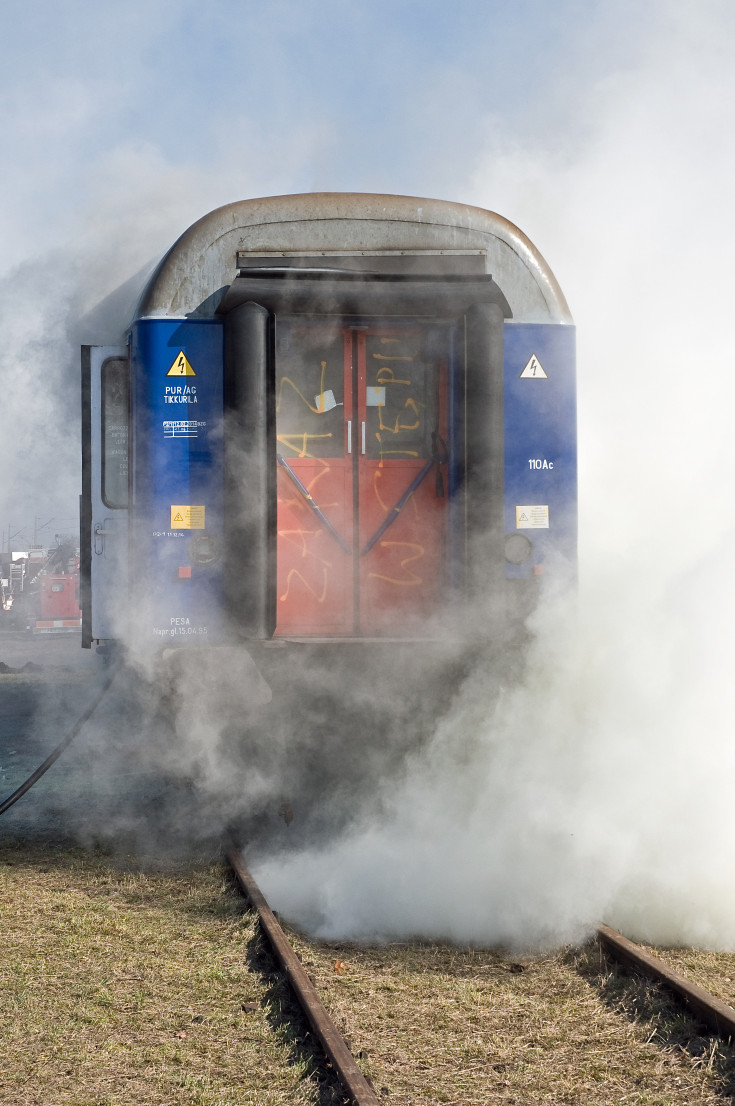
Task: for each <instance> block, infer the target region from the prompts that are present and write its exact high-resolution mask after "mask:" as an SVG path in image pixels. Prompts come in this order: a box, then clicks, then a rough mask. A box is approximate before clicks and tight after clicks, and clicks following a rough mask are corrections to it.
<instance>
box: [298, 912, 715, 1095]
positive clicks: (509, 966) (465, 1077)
mask: <svg viewBox="0 0 735 1106" xmlns="http://www.w3.org/2000/svg"><path fill="white" fill-rule="evenodd" d="M291 939H292V941H293V944H294V947H295V948H296V949H297V951H298V952H299V954H300V955H301V957H302V960H303V963H304V965H305V966H306V967H307V970H308V971H309V972H310V973H311V974H312V976H313V977H314V978H315V980H316V982H317V985H318V987H319V989H320V992H321V993H322V996H323V998H324V1000H325V1003H326V1005H327V1007H328V1008H329V1009H330V1011H331V1013H332V1015H333V1016H334V1017H335V1020H336V1021H337V1024H338V1025H339V1027H340V1029H341V1030H342V1031H343V1032H344V1033H345V1035H346V1037H347V1038H348V1039H349V1040H350V1042H351V1046H352V1050H353V1052H354V1054H355V1055H356V1056H357V1057H358V1058H359V1060H360V1063H361V1064H362V1066H363V1069H364V1070H365V1072H366V1073H367V1074H368V1075H369V1076H370V1078H371V1079H372V1080H373V1082H374V1085H375V1087H376V1088H377V1089H378V1091H379V1092H380V1093H382V1094H383V1096H384V1097H385V1099H386V1101H387V1102H392V1103H401V1104H406V1106H408V1104H409V1103H410V1104H411V1106H429V1104H431V1106H434V1104H436V1103H447V1104H452V1106H480V1104H489V1103H493V1104H495V1103H497V1104H500V1103H502V1104H516V1106H521V1104H523V1106H526V1104H529V1106H530V1104H536V1103H549V1104H551V1103H555V1104H560V1103H570V1104H582V1103H584V1104H585V1106H588V1104H589V1106H608V1104H609V1106H618V1104H646V1106H664V1104H666V1106H670V1104H676V1103H681V1104H684V1103H686V1104H691V1103H692V1102H697V1103H710V1104H715V1103H722V1102H723V1101H729V1099H725V1098H723V1091H724V1090H725V1089H726V1088H724V1087H723V1084H722V1081H721V1080H720V1079H719V1078H718V1074H717V1071H716V1069H715V1068H714V1067H712V1066H710V1065H709V1064H707V1063H701V1062H692V1058H691V1057H689V1056H687V1055H685V1054H684V1053H682V1052H681V1050H679V1049H676V1048H673V1047H669V1046H668V1045H667V1044H666V1043H665V1042H663V1041H662V1040H661V1039H660V1038H656V1037H655V1036H654V1037H652V1036H651V1032H650V1027H649V1025H648V1024H647V1023H645V1021H642V1020H641V1019H639V1018H635V1017H634V1018H631V1016H630V1012H629V1011H627V1010H626V1009H624V1008H623V1007H622V1006H621V1005H620V1004H619V1003H618V1004H616V1003H614V1002H610V1001H608V999H607V998H606V996H604V995H603V994H601V992H600V989H599V987H598V986H597V984H596V979H594V978H593V976H594V972H595V971H596V970H597V966H596V965H594V964H593V965H589V964H588V965H587V968H588V969H589V970H588V972H587V975H585V972H584V971H582V970H580V966H581V963H580V958H581V962H584V963H586V958H587V957H594V955H595V953H594V950H592V949H587V950H582V951H581V952H578V953H569V952H568V951H567V952H561V953H558V954H555V955H548V956H538V957H529V958H526V959H524V960H523V961H522V962H518V961H516V960H514V959H512V958H510V957H508V956H506V955H504V954H503V953H501V952H493V951H488V950H480V949H468V948H464V949H461V948H456V947H451V946H438V945H422V944H407V945H403V944H394V945H388V946H385V947H383V948H363V947H360V946H351V945H342V944H339V945H337V944H321V943H318V944H317V943H308V942H306V941H304V940H303V939H302V938H301V937H299V936H298V935H297V934H293V933H292V934H291ZM335 965H336V968H335Z"/></svg>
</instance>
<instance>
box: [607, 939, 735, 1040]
mask: <svg viewBox="0 0 735 1106" xmlns="http://www.w3.org/2000/svg"><path fill="white" fill-rule="evenodd" d="M597 937H598V940H599V942H600V944H601V945H602V946H603V948H604V949H605V950H606V951H607V952H609V953H610V954H611V955H612V956H613V957H614V958H615V959H616V960H618V961H622V962H623V963H624V964H626V965H628V966H630V967H633V968H635V969H636V971H639V972H642V973H643V974H644V975H647V976H650V977H651V978H652V979H654V980H656V981H657V982H659V983H662V984H663V985H664V986H665V987H667V988H668V989H669V990H670V991H673V993H674V994H675V995H676V996H677V998H679V999H681V1001H682V1002H683V1003H684V1004H685V1005H686V1006H687V1007H688V1008H689V1009H690V1010H691V1012H692V1013H693V1014H694V1016H695V1017H696V1018H697V1019H699V1020H700V1021H702V1022H704V1024H705V1025H706V1026H708V1028H709V1029H710V1030H712V1031H713V1032H714V1033H717V1034H718V1035H719V1036H720V1037H724V1038H725V1039H726V1040H727V1039H731V1040H735V1010H734V1009H733V1008H732V1006H728V1005H727V1004H726V1003H724V1002H723V1001H722V1000H721V999H719V998H716V997H715V995H712V994H710V992H709V991H706V990H705V989H704V988H703V987H699V986H698V985H697V984H696V983H692V982H691V981H690V980H688V979H686V978H685V977H684V976H683V975H680V974H679V973H678V972H675V971H672V969H671V968H669V967H668V965H667V964H665V963H664V962H663V960H660V959H659V958H658V957H657V956H651V954H650V953H648V952H646V951H645V950H644V949H642V948H641V947H640V945H637V944H636V943H635V942H634V941H629V940H628V938H627V937H624V936H623V934H622V933H618V931H617V930H616V929H613V928H612V927H611V926H608V925H600V926H598V929H597Z"/></svg>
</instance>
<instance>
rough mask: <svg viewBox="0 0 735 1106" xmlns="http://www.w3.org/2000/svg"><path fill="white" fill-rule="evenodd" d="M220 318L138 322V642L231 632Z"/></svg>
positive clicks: (185, 640) (134, 532)
mask: <svg viewBox="0 0 735 1106" xmlns="http://www.w3.org/2000/svg"><path fill="white" fill-rule="evenodd" d="M222 357H223V349H222V325H221V323H219V322H215V321H211V320H181V319H180V320H175V319H161V320H155V321H152V320H148V321H142V322H138V323H137V324H136V325H135V327H134V328H133V332H132V370H133V393H132V394H133V403H132V418H133V430H134V442H135V452H134V457H133V483H132V503H131V513H132V519H131V523H132V525H131V548H130V557H131V609H132V611H133V614H134V626H133V629H134V631H135V636H136V642H137V644H138V645H139V646H142V647H146V645H150V646H160V645H166V644H172V645H180V644H190V643H197V644H202V642H204V641H212V640H214V641H218V640H222V639H223V637H224V629H223V620H224V604H223V601H222V570H223V551H224V533H223V529H224V527H223V475H222V474H223V431H222V419H223V397H222Z"/></svg>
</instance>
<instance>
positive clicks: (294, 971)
mask: <svg viewBox="0 0 735 1106" xmlns="http://www.w3.org/2000/svg"><path fill="white" fill-rule="evenodd" d="M226 857H227V862H228V864H229V865H230V867H231V869H232V871H233V873H234V875H235V878H236V880H237V883H238V885H239V887H240V890H241V891H242V893H243V894H244V895H245V897H246V898H247V899H248V900H249V901H250V904H251V906H252V907H253V909H254V910H256V911H257V914H258V917H259V919H260V925H261V928H262V930H263V932H264V934H265V936H266V937H267V938H268V942H269V944H270V946H271V948H272V950H273V953H274V955H275V957H276V959H277V960H278V962H279V964H280V965H281V968H282V969H283V971H284V974H285V975H286V978H287V979H288V982H289V983H290V985H291V988H292V989H293V992H294V994H295V995H296V998H297V999H298V1001H299V1004H300V1006H301V1008H302V1010H303V1011H304V1014H305V1015H306V1018H307V1020H308V1021H309V1024H310V1025H311V1028H312V1030H313V1032H314V1034H315V1036H316V1038H317V1040H318V1041H319V1043H320V1044H321V1046H322V1048H323V1049H324V1052H325V1054H326V1056H327V1058H328V1060H329V1063H330V1064H331V1065H332V1067H333V1069H334V1071H335V1073H336V1074H337V1077H338V1079H339V1081H340V1083H341V1084H342V1086H343V1088H344V1090H345V1092H346V1093H347V1095H348V1096H349V1098H350V1100H351V1101H352V1102H353V1103H354V1106H379V1103H380V1101H381V1100H380V1099H379V1098H378V1096H377V1094H376V1093H375V1091H374V1089H373V1088H372V1086H371V1085H370V1083H369V1082H368V1080H367V1079H366V1077H365V1076H364V1075H363V1073H362V1070H361V1069H360V1066H359V1065H358V1063H357V1061H356V1060H355V1058H354V1056H353V1055H352V1053H351V1052H350V1049H349V1046H348V1045H347V1042H346V1041H345V1039H344V1037H343V1036H342V1034H341V1033H340V1032H339V1030H338V1029H337V1027H336V1025H335V1024H334V1022H333V1021H332V1019H331V1017H330V1016H329V1014H328V1013H327V1010H326V1009H325V1007H324V1004H323V1003H322V1001H321V999H320V998H319V995H318V994H317V991H316V988H315V986H314V984H313V983H312V982H311V980H310V979H309V976H308V974H307V972H306V971H305V970H304V968H303V966H302V964H301V961H300V960H299V958H298V956H297V955H296V953H295V952H294V950H293V949H292V948H291V945H290V944H289V941H288V938H287V937H286V934H285V933H284V932H283V930H282V929H281V926H280V925H279V923H278V920H277V919H276V916H275V914H274V913H273V911H272V910H271V908H270V907H269V905H268V903H267V901H266V899H265V896H264V895H263V893H262V891H261V890H260V888H259V887H258V885H257V883H256V882H255V880H254V879H253V877H252V875H251V874H250V872H249V871H248V869H247V868H246V867H245V865H244V864H243V862H242V859H241V857H240V854H239V851H238V849H237V848H236V846H235V845H234V844H232V845H230V846H229V847H228V849H227V850H226Z"/></svg>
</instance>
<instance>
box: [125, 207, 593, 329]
mask: <svg viewBox="0 0 735 1106" xmlns="http://www.w3.org/2000/svg"><path fill="white" fill-rule="evenodd" d="M458 250H460V251H467V250H480V251H481V252H482V253H484V254H485V255H486V257H487V263H486V269H485V271H486V272H487V273H491V274H492V275H493V277H494V279H495V281H496V282H497V284H498V285H499V286H500V288H502V290H503V292H504V294H505V296H506V298H507V300H508V302H509V304H510V307H511V310H512V312H513V317H514V318H515V319H519V320H523V321H529V322H531V321H538V322H571V315H570V313H569V308H568V306H567V303H566V300H565V299H564V295H563V293H562V291H561V289H560V288H559V285H558V283H557V281H556V278H555V277H554V274H553V273H552V272H551V269H550V268H549V266H548V265H547V263H546V261H545V260H544V258H543V257H542V256H541V254H540V253H539V252H538V250H537V249H536V248H535V246H534V245H533V243H532V242H530V241H529V240H528V238H526V236H525V235H524V234H523V233H522V232H521V231H520V230H519V229H518V227H516V226H514V225H513V223H511V222H509V221H508V220H507V219H504V218H503V217H502V216H500V215H497V214H495V212H492V211H484V210H483V209H482V208H479V207H469V206H467V205H466V204H457V203H447V202H444V201H441V200H425V199H418V198H415V197H411V196H381V195H371V194H364V195H361V194H357V193H340V192H321V193H312V194H306V195H301V196H275V197H269V198H267V199H257V200H242V201H239V202H237V203H233V204H227V205H226V206H225V207H221V208H218V209H216V210H215V211H212V212H210V213H209V214H208V215H205V216H204V217H203V218H202V219H200V220H199V221H198V222H196V223H194V225H193V226H191V227H190V228H189V230H187V231H186V232H185V233H184V234H183V235H182V236H181V237H180V238H179V239H178V241H177V242H176V243H174V245H173V246H172V247H171V249H170V250H169V252H168V254H167V255H166V256H165V257H164V258H163V260H162V261H161V263H160V265H159V266H158V268H157V269H156V271H155V273H154V274H153V276H152V278H151V279H150V280H149V282H148V285H147V287H146V288H145V290H144V292H143V295H142V297H141V300H140V304H139V307H138V311H137V314H138V316H139V317H140V316H155V317H160V316H173V315H177V316H182V315H186V314H191V313H192V312H197V313H198V314H204V315H211V314H212V313H213V311H214V310H215V308H216V306H217V303H218V302H219V300H220V299H221V298H222V295H223V294H224V293H225V291H226V290H227V287H228V286H229V284H230V283H231V281H232V272H233V268H234V267H235V263H236V258H237V256H238V253H240V254H242V253H250V254H254V255H256V256H263V255H264V254H267V255H269V256H270V257H274V258H275V257H277V256H278V255H279V254H283V255H287V256H293V255H294V254H295V253H304V254H308V255H311V256H314V255H316V254H318V253H323V254H324V255H325V256H327V255H328V256H330V257H335V256H339V255H340V254H343V255H344V256H345V257H352V256H355V255H356V254H360V253H364V254H368V255H374V254H376V253H378V252H380V253H382V252H385V253H387V254H389V255H396V254H398V253H404V254H406V255H407V256H408V255H415V254H418V253H421V252H422V251H426V252H427V253H429V254H436V253H437V252H445V251H458ZM374 260H375V261H377V258H374ZM375 267H376V268H378V267H379V266H378V265H377V264H376V266H375Z"/></svg>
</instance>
